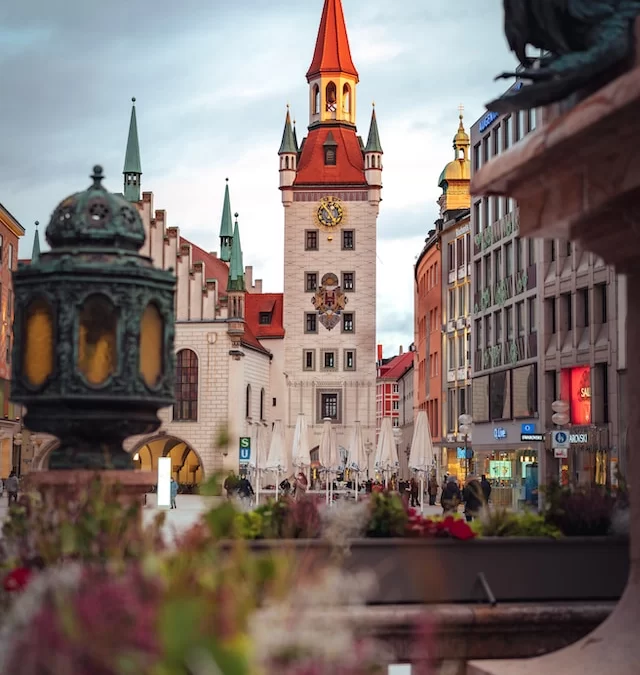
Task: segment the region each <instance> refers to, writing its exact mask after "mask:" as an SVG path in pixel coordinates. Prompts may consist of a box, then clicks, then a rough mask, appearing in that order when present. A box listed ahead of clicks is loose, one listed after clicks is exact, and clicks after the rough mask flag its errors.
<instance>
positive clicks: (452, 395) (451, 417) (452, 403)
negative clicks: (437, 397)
mask: <svg viewBox="0 0 640 675" xmlns="http://www.w3.org/2000/svg"><path fill="white" fill-rule="evenodd" d="M455 428H456V390H455V389H449V390H448V392H447V429H448V430H449V431H450V432H453V430H454V429H455Z"/></svg>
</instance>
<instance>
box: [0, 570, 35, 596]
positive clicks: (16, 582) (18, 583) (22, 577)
mask: <svg viewBox="0 0 640 675" xmlns="http://www.w3.org/2000/svg"><path fill="white" fill-rule="evenodd" d="M32 574H33V573H32V572H31V570H30V569H28V568H26V567H18V568H16V569H15V570H13V571H11V572H9V574H7V576H6V577H5V578H4V590H5V591H7V593H13V592H14V591H22V590H24V589H25V588H26V587H27V585H28V583H29V581H30V580H31V576H32Z"/></svg>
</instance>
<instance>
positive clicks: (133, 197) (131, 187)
mask: <svg viewBox="0 0 640 675" xmlns="http://www.w3.org/2000/svg"><path fill="white" fill-rule="evenodd" d="M131 102H132V103H133V105H132V106H131V122H129V138H128V139H127V153H126V155H125V157H124V169H123V171H122V173H124V198H125V199H126V200H127V201H129V202H139V201H140V177H141V176H142V167H141V164H140V144H139V143H138V123H137V121H136V99H135V97H134V98H132V99H131Z"/></svg>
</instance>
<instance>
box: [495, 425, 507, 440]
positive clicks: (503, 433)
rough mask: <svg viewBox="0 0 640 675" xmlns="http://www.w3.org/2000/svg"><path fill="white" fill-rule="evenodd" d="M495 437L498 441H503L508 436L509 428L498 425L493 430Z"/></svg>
mask: <svg viewBox="0 0 640 675" xmlns="http://www.w3.org/2000/svg"><path fill="white" fill-rule="evenodd" d="M493 437H494V438H495V439H496V441H503V440H504V439H505V438H506V437H507V430H506V429H504V428H503V427H496V428H495V429H494V430H493Z"/></svg>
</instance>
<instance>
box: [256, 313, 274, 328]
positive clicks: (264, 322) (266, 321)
mask: <svg viewBox="0 0 640 675" xmlns="http://www.w3.org/2000/svg"><path fill="white" fill-rule="evenodd" d="M259 321H260V325H261V326H269V325H270V324H271V312H260V317H259Z"/></svg>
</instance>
